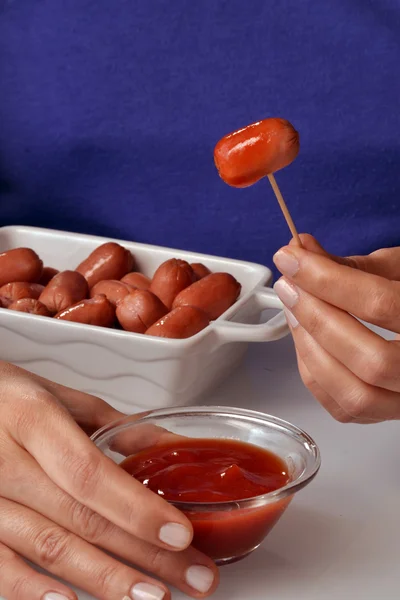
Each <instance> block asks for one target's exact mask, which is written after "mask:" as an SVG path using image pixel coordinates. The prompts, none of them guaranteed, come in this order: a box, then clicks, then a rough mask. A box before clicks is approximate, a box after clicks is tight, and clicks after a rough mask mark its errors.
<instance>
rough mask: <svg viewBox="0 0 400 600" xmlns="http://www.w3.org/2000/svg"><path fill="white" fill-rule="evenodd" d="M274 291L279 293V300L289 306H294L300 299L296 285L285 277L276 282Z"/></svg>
mask: <svg viewBox="0 0 400 600" xmlns="http://www.w3.org/2000/svg"><path fill="white" fill-rule="evenodd" d="M274 291H275V292H276V293H277V294H278V297H279V300H281V302H283V304H284V305H285V306H287V307H288V308H292V307H293V306H294V305H295V304H296V303H297V301H298V299H299V294H298V292H297V290H296V288H295V286H294V285H292V284H291V283H289V282H288V281H286V279H284V278H283V277H281V278H280V279H278V281H277V282H276V283H275V285H274Z"/></svg>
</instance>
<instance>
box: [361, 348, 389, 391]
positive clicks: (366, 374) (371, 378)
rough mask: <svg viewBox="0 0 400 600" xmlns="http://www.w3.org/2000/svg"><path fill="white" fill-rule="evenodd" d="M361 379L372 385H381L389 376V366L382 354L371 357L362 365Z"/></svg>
mask: <svg viewBox="0 0 400 600" xmlns="http://www.w3.org/2000/svg"><path fill="white" fill-rule="evenodd" d="M360 376H361V379H362V380H363V381H365V383H368V384H369V385H372V386H374V387H382V386H384V384H385V383H386V382H387V381H388V379H389V378H390V367H389V365H388V363H387V362H386V361H385V360H384V358H383V357H382V356H376V357H372V358H371V359H369V360H368V359H367V361H366V362H365V363H364V364H363V365H362V368H361V373H360Z"/></svg>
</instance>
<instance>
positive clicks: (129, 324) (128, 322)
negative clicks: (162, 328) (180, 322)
mask: <svg viewBox="0 0 400 600" xmlns="http://www.w3.org/2000/svg"><path fill="white" fill-rule="evenodd" d="M167 312H168V309H167V307H166V306H164V304H163V303H162V302H161V300H160V299H159V298H158V297H157V296H156V295H155V294H153V293H152V292H150V291H149V290H134V291H133V292H131V293H130V294H128V295H127V296H125V298H124V299H123V300H122V302H121V303H120V304H119V305H118V306H117V319H118V321H119V323H120V325H121V327H122V328H123V329H125V331H132V332H135V333H144V332H145V331H146V329H148V328H149V327H150V326H151V325H153V323H155V322H156V321H158V319H160V318H161V317H163V316H164V315H166V314H167Z"/></svg>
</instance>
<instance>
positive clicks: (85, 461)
mask: <svg viewBox="0 0 400 600" xmlns="http://www.w3.org/2000/svg"><path fill="white" fill-rule="evenodd" d="M64 461H65V465H66V467H67V472H68V473H70V477H71V483H72V486H73V489H74V490H75V492H76V493H77V494H78V495H79V496H81V497H83V496H84V497H86V498H87V497H91V496H92V495H93V491H94V490H95V489H96V487H97V483H98V482H99V480H100V477H101V457H99V456H97V455H96V454H95V453H91V454H89V455H86V456H83V457H82V456H80V455H76V454H71V452H69V451H68V450H67V452H66V455H65V457H64Z"/></svg>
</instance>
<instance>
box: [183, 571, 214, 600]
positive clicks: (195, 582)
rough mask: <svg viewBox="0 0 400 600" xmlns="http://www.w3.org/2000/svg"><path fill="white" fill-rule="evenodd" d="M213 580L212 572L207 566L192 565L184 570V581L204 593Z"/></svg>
mask: <svg viewBox="0 0 400 600" xmlns="http://www.w3.org/2000/svg"><path fill="white" fill-rule="evenodd" d="M213 582H214V573H213V572H212V571H211V569H209V568H208V567H203V566H201V565H193V566H192V567H189V568H188V570H187V571H186V583H187V584H188V585H190V587H192V588H193V589H194V590H196V591H197V592H200V593H201V594H205V593H206V592H208V590H209V589H210V588H211V586H212V584H213Z"/></svg>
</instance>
